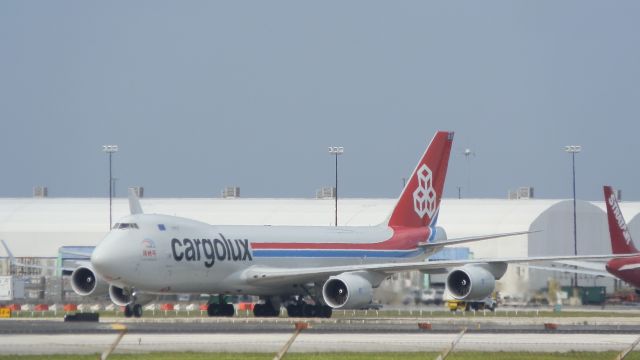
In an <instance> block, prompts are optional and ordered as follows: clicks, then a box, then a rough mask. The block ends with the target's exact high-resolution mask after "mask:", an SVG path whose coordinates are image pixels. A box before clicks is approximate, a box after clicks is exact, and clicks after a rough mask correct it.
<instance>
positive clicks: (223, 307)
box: [207, 295, 236, 316]
mask: <svg viewBox="0 0 640 360" xmlns="http://www.w3.org/2000/svg"><path fill="white" fill-rule="evenodd" d="M212 298H213V297H212ZM217 300H218V302H217V303H215V302H209V304H208V305H207V315H209V316H233V315H235V314H236V310H235V308H234V307H233V304H227V302H226V301H225V300H224V296H223V295H218V299H217Z"/></svg>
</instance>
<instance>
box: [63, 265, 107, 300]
mask: <svg viewBox="0 0 640 360" xmlns="http://www.w3.org/2000/svg"><path fill="white" fill-rule="evenodd" d="M71 288H72V289H73V291H75V293H76V294H78V295H81V296H89V295H92V296H102V295H106V294H107V291H108V290H109V284H108V283H107V282H106V281H104V280H103V279H102V278H101V277H100V276H98V275H97V274H96V272H95V271H93V269H92V268H91V267H88V266H80V267H78V268H76V269H75V270H73V272H72V273H71Z"/></svg>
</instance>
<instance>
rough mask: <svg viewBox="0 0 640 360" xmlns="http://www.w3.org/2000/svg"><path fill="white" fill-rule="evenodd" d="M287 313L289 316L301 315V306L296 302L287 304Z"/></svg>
mask: <svg viewBox="0 0 640 360" xmlns="http://www.w3.org/2000/svg"><path fill="white" fill-rule="evenodd" d="M287 314H289V317H301V316H302V306H301V305H298V304H291V305H289V306H287Z"/></svg>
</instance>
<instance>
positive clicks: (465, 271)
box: [447, 265, 496, 300]
mask: <svg viewBox="0 0 640 360" xmlns="http://www.w3.org/2000/svg"><path fill="white" fill-rule="evenodd" d="M495 287H496V279H495V277H494V275H493V274H492V273H491V272H490V271H489V270H487V269H485V268H483V267H480V266H473V265H468V266H462V267H459V268H455V269H453V270H452V271H451V272H450V273H449V275H447V289H448V290H449V293H451V296H453V297H454V298H455V299H457V300H482V299H484V298H486V297H487V296H489V295H491V293H492V292H493V290H494V289H495Z"/></svg>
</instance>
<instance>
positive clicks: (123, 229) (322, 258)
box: [71, 131, 611, 317]
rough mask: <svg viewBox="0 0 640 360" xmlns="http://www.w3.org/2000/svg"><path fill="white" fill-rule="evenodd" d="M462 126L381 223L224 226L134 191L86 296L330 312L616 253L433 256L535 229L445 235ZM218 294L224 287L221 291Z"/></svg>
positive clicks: (78, 279) (462, 289) (82, 280)
mask: <svg viewBox="0 0 640 360" xmlns="http://www.w3.org/2000/svg"><path fill="white" fill-rule="evenodd" d="M452 141H453V133H452V132H446V131H439V132H437V133H436V135H435V136H434V138H433V140H432V141H431V144H430V145H429V146H428V148H427V150H426V152H425V153H424V155H423V156H422V157H421V158H420V160H419V162H418V164H417V166H416V168H415V170H414V171H413V173H412V174H411V177H410V178H409V181H408V182H407V184H406V186H405V188H404V190H403V191H402V194H401V195H400V198H399V200H398V202H397V204H396V205H395V207H394V209H393V212H392V213H391V216H390V217H389V219H388V221H385V222H384V223H383V224H380V225H378V226H373V227H317V226H310V227H301V226H222V225H209V224H205V223H202V222H199V221H195V220H190V219H185V218H180V217H175V216H167V215H156V214H143V212H142V207H141V206H140V203H139V200H138V199H137V198H136V197H135V195H134V194H133V192H132V191H130V192H129V205H130V208H131V215H130V216H127V217H125V218H123V219H121V220H120V221H119V222H118V223H117V224H115V226H114V227H113V229H112V230H111V232H109V234H108V235H107V236H106V237H105V238H104V239H103V240H102V241H101V242H100V243H99V244H98V246H97V247H96V248H95V250H94V251H93V253H92V255H91V261H90V263H89V262H87V263H86V265H83V266H80V267H78V268H76V269H74V271H73V273H72V274H71V283H72V287H73V289H74V290H75V291H76V292H77V293H79V294H81V295H100V294H106V293H108V294H109V296H110V297H111V300H112V301H113V302H114V303H115V304H118V305H121V306H126V308H125V309H126V311H125V314H126V315H127V316H136V317H139V316H141V315H142V307H141V304H144V303H146V302H148V301H151V300H153V299H154V298H155V297H156V296H157V295H159V294H184V293H194V294H212V296H211V300H210V304H209V305H208V313H209V315H210V316H232V315H233V314H234V308H233V305H232V304H227V303H225V301H224V296H225V295H229V294H233V295H244V294H246V295H256V296H259V297H260V298H261V300H262V301H261V303H260V304H258V305H256V306H255V307H254V314H255V316H277V315H279V313H280V308H281V305H284V306H285V307H286V309H287V313H288V314H289V316H310V317H312V316H320V317H329V316H331V312H332V309H359V308H366V307H369V306H371V303H372V300H373V288H376V287H378V286H379V285H380V283H381V282H382V281H383V280H384V279H385V278H387V277H389V276H390V275H391V274H393V273H396V272H400V271H408V270H422V271H425V272H427V273H429V272H439V273H442V272H447V271H448V276H447V281H446V285H447V288H448V290H449V292H450V293H451V294H452V296H453V297H454V298H456V299H461V300H480V299H484V298H485V297H486V296H488V295H489V294H491V293H492V292H493V290H494V287H495V281H496V279H500V278H501V277H502V275H503V274H504V272H505V271H506V269H507V264H508V263H510V262H532V261H544V260H547V261H549V260H551V261H552V260H563V259H564V260H566V259H595V258H610V257H611V255H602V256H598V255H592V256H580V257H574V256H555V257H554V256H551V257H538V258H511V259H476V260H456V261H425V259H426V258H427V257H429V256H430V255H431V254H433V253H434V252H437V251H438V250H440V249H442V248H443V247H444V246H447V245H452V244H460V243H465V242H470V241H477V240H483V239H490V238H497V237H503V236H510V235H518V234H525V233H527V232H518V233H509V234H494V235H485V236H477V237H469V238H460V239H449V240H444V241H436V221H437V219H438V211H439V209H440V200H441V197H442V192H443V188H444V181H445V176H446V173H447V165H448V162H449V154H450V152H451V144H452ZM213 295H218V296H217V297H214V296H213Z"/></svg>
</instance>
